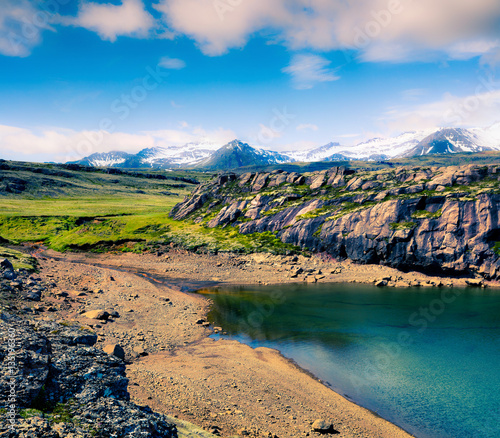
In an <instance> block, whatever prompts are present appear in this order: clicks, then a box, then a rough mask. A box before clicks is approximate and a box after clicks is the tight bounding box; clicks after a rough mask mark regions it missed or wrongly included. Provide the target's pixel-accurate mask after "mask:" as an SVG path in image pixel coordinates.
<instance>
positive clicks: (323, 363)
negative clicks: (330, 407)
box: [202, 284, 500, 438]
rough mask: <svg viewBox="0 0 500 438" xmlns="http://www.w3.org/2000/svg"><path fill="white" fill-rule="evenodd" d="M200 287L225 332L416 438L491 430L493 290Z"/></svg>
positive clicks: (496, 299)
mask: <svg viewBox="0 0 500 438" xmlns="http://www.w3.org/2000/svg"><path fill="white" fill-rule="evenodd" d="M202 293H204V294H206V295H209V296H210V298H211V299H213V301H214V305H213V308H212V311H211V313H210V315H209V318H210V320H211V322H212V323H213V324H214V325H216V326H222V327H223V328H224V330H225V331H226V332H227V336H224V337H229V338H231V339H237V340H239V341H241V342H244V343H247V344H249V345H251V346H254V347H256V346H265V347H270V348H276V349H278V350H280V351H281V352H282V353H283V354H284V355H285V356H287V357H289V358H292V359H294V360H295V361H296V362H297V363H298V364H299V365H301V366H302V367H303V368H306V369H308V370H310V371H311V372H313V373H314V374H315V375H316V376H318V377H319V378H321V379H322V380H324V381H326V382H327V383H328V384H329V385H331V387H332V388H333V389H335V390H336V391H337V392H339V393H340V394H343V395H345V396H347V397H348V398H350V399H352V400H353V401H355V402H356V403H358V404H360V405H362V406H365V407H366V408H368V409H371V410H373V411H375V412H377V413H378V414H379V415H381V416H382V417H384V418H386V419H387V420H389V421H391V422H393V423H395V424H397V425H399V426H401V427H402V428H404V429H405V430H407V431H409V432H410V433H412V434H414V435H415V436H417V437H419V438H428V437H432V438H457V437H474V438H486V437H487V438H490V437H500V291H493V290H491V291H488V290H486V291H484V290H473V289H449V288H446V289H432V290H429V289H425V290H422V289H387V288H386V289H380V288H376V287H372V286H360V285H351V284H349V285H345V284H337V285H282V286H264V287H230V288H224V289H213V290H207V291H203V292H202Z"/></svg>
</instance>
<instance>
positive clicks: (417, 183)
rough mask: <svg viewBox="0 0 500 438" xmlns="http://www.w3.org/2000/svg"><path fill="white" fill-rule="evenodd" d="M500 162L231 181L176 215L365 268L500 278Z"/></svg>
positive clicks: (204, 191)
mask: <svg viewBox="0 0 500 438" xmlns="http://www.w3.org/2000/svg"><path fill="white" fill-rule="evenodd" d="M499 174H500V168H498V167H497V166H489V167H488V166H483V167H479V166H463V167H446V168H397V169H391V170H384V171H377V172H366V171H363V172H356V173H354V172H352V171H349V170H346V169H344V168H332V169H329V170H328V171H323V172H318V173H313V174H308V175H299V174H297V173H291V174H288V173H285V172H279V171H278V172H273V173H271V174H267V173H258V174H243V175H241V176H236V175H234V174H228V175H221V176H219V177H218V178H217V179H216V180H214V181H213V182H212V183H209V184H206V185H204V186H200V187H199V188H198V189H197V191H196V192H195V193H194V194H193V195H192V196H191V197H189V198H187V199H185V200H184V202H182V203H181V204H178V205H177V206H176V207H175V208H174V209H173V210H172V212H171V216H172V217H173V218H175V219H178V220H181V219H187V218H189V219H193V220H196V221H198V222H204V223H206V225H207V226H208V227H218V226H235V227H239V231H240V233H243V234H248V233H259V232H265V231H271V232H274V233H276V235H277V236H278V237H279V238H280V239H281V240H282V241H283V242H285V243H290V244H293V245H297V246H300V247H301V248H303V249H308V250H311V251H318V252H320V251H321V252H327V253H329V254H331V255H332V256H333V257H335V258H339V259H343V258H350V259H352V260H353V261H355V262H358V263H375V264H384V265H389V266H392V267H395V268H399V269H419V270H438V271H445V272H448V273H452V272H455V273H461V272H463V273H478V274H481V275H482V276H484V277H486V278H497V277H498V276H499V274H500V260H499V256H498V255H497V252H498V251H499V249H498V247H499V246H500V243H498V245H497V242H500V223H499V207H500V185H499V178H498V175H499Z"/></svg>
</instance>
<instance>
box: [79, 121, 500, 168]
mask: <svg viewBox="0 0 500 438" xmlns="http://www.w3.org/2000/svg"><path fill="white" fill-rule="evenodd" d="M487 150H500V123H496V124H494V125H492V126H490V127H488V128H485V129H482V128H471V129H462V128H442V129H438V130H435V129H434V130H422V131H409V132H405V133H403V134H401V135H398V136H397V137H388V138H372V139H370V140H367V141H364V142H361V143H358V144H356V145H352V146H345V145H341V144H340V143H328V144H326V145H324V146H321V147H316V148H312V149H309V150H303V151H290V152H283V153H278V152H274V151H269V150H265V149H260V148H256V147H252V146H250V145H248V144H247V143H243V142H241V141H239V140H234V141H232V142H230V143H228V144H227V145H220V144H216V143H213V142H210V141H202V142H199V143H188V144H186V145H184V146H169V147H154V148H147V149H143V150H141V151H140V152H139V153H137V154H128V153H125V152H119V151H118V152H109V153H96V154H92V155H90V156H88V157H86V158H83V159H81V160H79V161H76V162H75V163H77V164H83V165H87V166H95V167H122V168H155V169H171V168H179V167H196V168H205V169H214V170H215V169H217V170H224V169H226V170H230V169H234V168H238V167H243V166H252V165H253V166H265V165H270V164H284V163H291V162H295V161H300V162H315V161H345V160H365V161H368V160H370V161H380V160H388V159H391V158H403V157H414V156H421V155H429V154H449V153H460V152H481V151H487Z"/></svg>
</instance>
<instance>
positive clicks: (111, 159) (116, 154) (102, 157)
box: [74, 151, 134, 167]
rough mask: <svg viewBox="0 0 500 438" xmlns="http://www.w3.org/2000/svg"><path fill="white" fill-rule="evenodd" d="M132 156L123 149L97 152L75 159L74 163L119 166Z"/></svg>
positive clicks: (93, 165) (94, 165)
mask: <svg viewBox="0 0 500 438" xmlns="http://www.w3.org/2000/svg"><path fill="white" fill-rule="evenodd" d="M132 157H134V155H132V154H127V153H126V152H121V151H112V152H102V153H100V152H97V153H95V154H92V155H89V156H88V157H85V158H82V159H81V160H78V161H74V163H75V164H81V165H83V166H91V167H119V166H120V165H123V164H125V163H126V162H127V160H129V159H130V158H132Z"/></svg>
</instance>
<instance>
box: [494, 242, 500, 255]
mask: <svg viewBox="0 0 500 438" xmlns="http://www.w3.org/2000/svg"><path fill="white" fill-rule="evenodd" d="M493 252H494V253H495V254H496V255H500V242H495V245H494V246H493Z"/></svg>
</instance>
